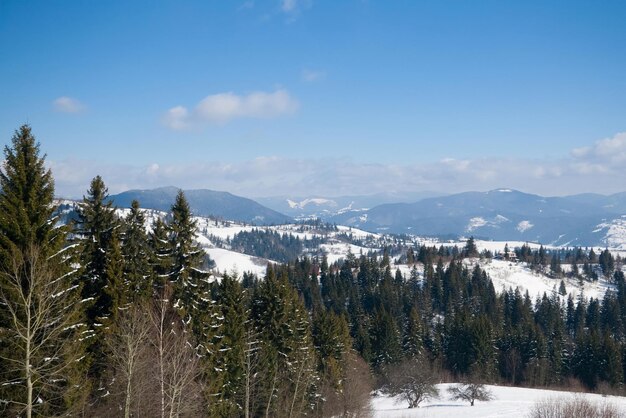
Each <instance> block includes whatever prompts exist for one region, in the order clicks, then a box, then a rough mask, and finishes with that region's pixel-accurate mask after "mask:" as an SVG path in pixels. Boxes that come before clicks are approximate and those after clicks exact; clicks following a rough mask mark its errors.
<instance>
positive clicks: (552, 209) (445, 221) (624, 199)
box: [330, 189, 626, 246]
mask: <svg viewBox="0 0 626 418" xmlns="http://www.w3.org/2000/svg"><path fill="white" fill-rule="evenodd" d="M624 214H626V193H619V194H615V195H610V196H604V195H597V194H581V195H574V196H564V197H543V196H539V195H534V194H528V193H523V192H520V191H517V190H510V189H497V190H492V191H488V192H466V193H458V194H453V195H449V196H440V197H435V198H427V199H422V200H420V201H417V202H414V203H395V204H383V205H379V206H376V207H373V208H371V209H369V210H365V211H347V212H344V213H341V214H337V215H335V216H333V217H331V218H330V220H331V221H332V222H335V223H338V224H342V225H347V226H354V227H359V228H362V229H365V230H368V231H376V232H391V233H410V234H416V235H428V236H439V237H445V236H450V237H458V236H460V235H465V236H469V235H473V236H475V237H479V238H484V239H492V240H516V241H533V242H541V243H546V244H552V245H580V246H592V245H594V246H596V245H600V246H604V245H609V244H611V243H610V242H608V241H607V240H608V236H609V235H611V236H612V237H613V238H614V241H615V242H617V241H619V240H621V241H626V235H624V236H623V237H622V236H616V234H617V235H620V234H621V232H622V231H621V230H622V229H623V228H622V224H623V221H624V219H623V218H622V215H624ZM616 229H617V230H616Z"/></svg>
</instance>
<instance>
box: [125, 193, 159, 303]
mask: <svg viewBox="0 0 626 418" xmlns="http://www.w3.org/2000/svg"><path fill="white" fill-rule="evenodd" d="M145 223H146V220H145V217H144V215H143V213H142V212H141V210H140V209H139V202H138V201H136V200H133V201H132V203H131V207H130V213H129V214H128V216H126V219H124V226H125V228H124V234H123V236H122V256H123V258H124V279H125V284H126V287H127V292H128V298H129V301H130V302H133V301H135V300H142V299H146V298H148V297H149V296H150V295H151V293H152V280H153V273H152V268H151V266H150V251H149V246H148V236H147V234H146V225H145Z"/></svg>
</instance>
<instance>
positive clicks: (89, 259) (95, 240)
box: [77, 176, 120, 327]
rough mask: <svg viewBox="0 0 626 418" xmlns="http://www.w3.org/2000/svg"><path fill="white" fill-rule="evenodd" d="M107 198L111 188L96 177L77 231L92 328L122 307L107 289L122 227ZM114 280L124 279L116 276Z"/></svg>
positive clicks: (81, 212)
mask: <svg viewBox="0 0 626 418" xmlns="http://www.w3.org/2000/svg"><path fill="white" fill-rule="evenodd" d="M107 198H108V189H107V188H106V186H105V185H104V182H103V181H102V178H101V177H100V176H96V177H95V178H94V179H93V180H92V181H91V186H90V188H89V190H88V191H87V196H85V197H83V202H82V203H81V205H80V208H79V211H78V226H77V232H78V234H79V235H80V236H81V237H82V241H81V244H82V249H81V257H80V259H81V264H82V270H81V280H82V282H83V298H84V299H89V300H90V303H89V307H88V309H87V320H88V323H89V325H90V326H92V327H93V326H94V325H96V324H98V326H100V325H102V324H103V322H106V320H107V318H109V317H110V316H111V313H112V312H114V311H115V310H116V309H117V307H118V306H119V301H118V300H116V299H115V298H113V297H112V296H113V294H112V293H111V292H112V291H111V290H109V291H108V292H107V291H105V289H106V288H107V286H108V285H109V282H110V280H111V278H110V277H109V275H108V269H109V264H110V262H109V261H108V260H109V258H110V257H109V255H108V254H109V252H110V250H111V248H112V246H113V240H114V235H115V234H116V233H117V232H116V229H117V228H118V227H119V223H118V220H117V217H116V216H115V211H114V209H113V206H112V204H111V203H110V202H108V201H107ZM118 238H119V236H118ZM117 244H118V245H119V242H118V243H117ZM113 280H120V278H119V277H115V278H113Z"/></svg>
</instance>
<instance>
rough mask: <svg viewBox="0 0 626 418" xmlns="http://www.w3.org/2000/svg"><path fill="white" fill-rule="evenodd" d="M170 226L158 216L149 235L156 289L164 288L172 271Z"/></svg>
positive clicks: (149, 254) (149, 258)
mask: <svg viewBox="0 0 626 418" xmlns="http://www.w3.org/2000/svg"><path fill="white" fill-rule="evenodd" d="M168 231H169V230H168V227H167V225H166V224H165V222H163V219H161V218H156V219H155V221H154V223H153V224H152V231H150V234H149V236H148V250H149V253H148V261H149V263H150V269H151V271H152V272H153V274H154V279H153V285H154V287H155V288H157V289H155V290H160V291H159V292H158V293H159V294H160V293H162V291H163V289H164V288H165V286H166V285H167V283H169V281H168V280H169V278H170V273H171V271H172V255H173V254H172V253H173V251H172V246H171V243H170V240H169V232H168Z"/></svg>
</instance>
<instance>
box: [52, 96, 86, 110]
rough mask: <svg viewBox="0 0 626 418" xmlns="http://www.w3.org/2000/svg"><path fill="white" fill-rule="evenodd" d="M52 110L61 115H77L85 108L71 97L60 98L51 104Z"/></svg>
mask: <svg viewBox="0 0 626 418" xmlns="http://www.w3.org/2000/svg"><path fill="white" fill-rule="evenodd" d="M52 106H53V107H54V110H56V111H57V112H63V113H79V112H82V111H83V110H85V106H84V105H83V104H82V103H81V102H80V101H79V100H78V99H74V98H72V97H67V96H61V97H59V98H57V99H55V100H54V101H53V102H52Z"/></svg>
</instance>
